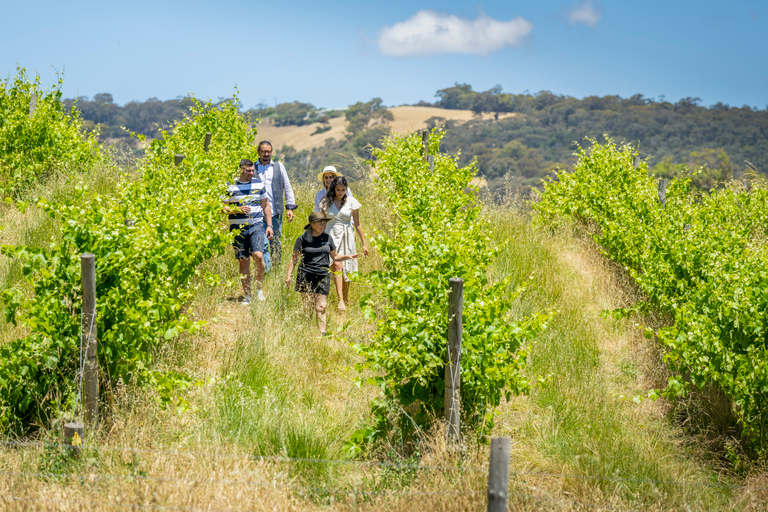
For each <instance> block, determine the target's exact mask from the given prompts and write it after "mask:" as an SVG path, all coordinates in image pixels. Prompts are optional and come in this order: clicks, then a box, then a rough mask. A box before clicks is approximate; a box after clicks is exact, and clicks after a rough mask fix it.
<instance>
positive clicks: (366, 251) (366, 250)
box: [358, 244, 368, 256]
mask: <svg viewBox="0 0 768 512" xmlns="http://www.w3.org/2000/svg"><path fill="white" fill-rule="evenodd" d="M363 254H365V255H366V256H368V246H367V245H365V244H363ZM358 256H360V255H359V254H358Z"/></svg>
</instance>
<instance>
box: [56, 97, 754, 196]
mask: <svg viewBox="0 0 768 512" xmlns="http://www.w3.org/2000/svg"><path fill="white" fill-rule="evenodd" d="M435 96H436V97H437V101H436V102H435V103H427V102H424V101H422V102H420V103H419V105H425V106H426V105H429V106H436V107H442V108H445V109H467V110H472V111H474V112H475V113H476V114H478V117H477V119H476V120H473V121H470V122H468V123H464V124H461V125H457V123H456V122H455V121H446V122H445V123H444V124H445V127H446V128H447V130H448V133H447V135H446V137H445V138H444V139H443V145H444V149H445V150H446V151H449V152H452V153H458V152H461V155H462V157H461V158H462V163H463V164H466V163H468V162H469V161H470V160H471V159H472V158H475V157H476V158H477V162H478V169H479V172H480V174H482V175H483V176H485V177H486V178H487V179H488V182H489V185H490V186H491V187H492V188H493V187H496V186H499V185H501V184H502V183H503V182H504V179H505V177H506V178H507V179H508V180H509V181H510V182H511V184H512V185H513V186H514V187H516V188H518V189H519V190H525V189H527V188H528V187H531V186H539V185H540V183H541V179H542V178H544V177H546V176H550V175H552V174H553V171H554V169H555V168H557V167H562V168H565V167H568V166H571V165H573V163H574V162H575V157H574V151H575V148H576V146H575V143H576V142H578V143H579V144H585V143H586V141H585V139H586V138H587V137H590V138H595V139H598V140H600V139H601V137H602V136H603V135H604V134H607V135H609V136H610V137H612V138H613V139H614V140H616V141H617V142H630V143H633V144H635V145H637V147H639V148H640V151H641V153H642V154H645V155H648V156H650V157H651V160H650V169H651V171H652V172H654V173H657V174H660V175H664V176H672V175H674V174H677V173H679V172H682V171H683V170H684V169H689V170H690V169H699V168H701V167H703V168H704V169H703V171H702V172H701V174H700V175H699V176H698V177H697V178H696V182H697V184H698V185H699V186H701V187H703V188H712V187H714V186H716V185H717V183H719V182H722V181H723V180H726V179H728V178H731V177H738V176H740V175H741V174H743V173H745V172H749V171H750V170H754V169H756V170H757V171H759V172H762V173H766V172H768V109H766V110H758V109H755V108H752V107H748V106H744V107H730V106H728V105H724V104H722V103H718V104H716V105H713V106H710V107H704V106H701V105H699V103H700V100H699V99H698V98H684V99H682V100H680V101H678V102H676V103H671V102H668V101H665V100H664V99H663V98H662V99H659V100H654V99H650V98H645V97H643V96H642V95H640V94H637V95H635V96H632V97H631V98H621V97H619V96H602V97H598V96H590V97H587V98H584V99H576V98H572V97H569V96H561V95H557V94H553V93H551V92H549V91H541V92H538V93H535V94H528V93H523V94H510V93H505V92H503V91H502V88H501V87H500V86H496V87H494V88H492V89H490V90H488V91H484V92H477V91H473V90H472V87H471V86H470V85H468V84H456V85H454V86H453V87H448V88H446V89H441V90H439V91H437V93H436V94H435ZM73 104H75V101H74V100H65V105H66V106H67V107H70V106H71V105H73ZM191 104H192V100H191V99H190V98H188V97H179V98H176V99H173V100H167V101H161V100H158V99H156V98H151V99H149V100H147V101H145V102H130V103H128V104H126V105H125V106H119V105H117V104H115V103H114V101H113V100H112V96H111V95H110V94H108V93H102V94H97V95H96V96H94V98H93V99H92V100H89V99H88V98H85V97H81V98H78V100H77V102H76V106H77V109H78V110H80V112H81V117H82V119H83V120H84V121H85V123H84V127H85V128H87V129H93V128H97V127H98V129H99V131H100V138H101V139H102V140H106V139H123V140H127V137H128V132H127V131H126V130H124V129H123V128H122V127H125V128H126V129H127V130H128V131H133V132H137V133H143V134H145V135H147V136H149V137H156V136H157V134H158V133H159V131H158V130H160V129H161V128H167V127H168V126H170V123H172V122H173V121H176V120H179V119H181V117H183V115H184V113H185V112H186V111H187V110H188V108H189V106H190V105H191ZM387 112H388V110H387V109H386V107H384V105H382V101H381V99H379V98H374V99H373V100H371V101H369V102H357V103H355V104H354V105H351V106H350V107H348V108H347V110H346V111H331V110H326V109H322V108H319V107H315V106H314V105H312V104H309V103H302V102H299V101H294V102H292V103H281V104H278V105H276V106H275V107H267V106H265V105H259V106H258V107H257V108H255V109H251V110H248V111H247V113H248V114H250V115H251V118H252V119H253V120H257V119H260V120H262V122H264V121H265V120H267V119H269V122H271V123H274V124H275V125H277V126H286V125H302V124H309V123H318V131H317V133H318V134H321V133H323V131H324V128H325V129H327V125H326V123H327V121H328V119H330V118H331V117H335V116H339V115H342V114H345V117H346V120H347V123H348V130H347V133H346V135H345V137H344V138H343V139H341V140H336V139H328V140H327V141H326V144H325V145H324V146H323V147H319V148H315V149H313V150H311V151H310V150H304V151H297V150H295V149H294V148H292V147H290V146H287V147H282V148H275V149H276V150H277V151H276V153H277V154H278V156H280V157H281V158H282V159H283V160H284V161H285V162H286V164H288V165H290V166H291V167H292V169H294V170H295V172H296V174H297V176H311V175H312V174H313V172H316V171H317V169H318V168H322V167H323V166H325V165H329V164H333V165H337V166H339V167H340V168H341V169H342V172H346V173H350V172H352V171H353V169H354V167H355V163H354V157H360V158H363V159H368V158H372V157H371V153H370V152H369V151H368V150H367V149H366V147H367V146H369V145H373V146H375V145H376V144H377V143H378V140H379V139H381V137H382V136H383V135H385V134H386V133H387V132H388V130H387V120H388V119H389V117H388V115H387ZM504 112H511V113H513V114H514V115H513V116H512V117H505V118H501V119H499V116H498V114H500V113H504ZM482 113H492V114H496V115H495V116H492V117H493V118H492V119H485V120H484V119H483V118H482V117H481V116H480V114H482ZM390 116H391V114H390ZM486 117H487V116H486ZM443 121H445V120H443V119H441V118H439V117H436V118H433V119H432V120H431V122H430V125H437V124H440V123H441V122H443Z"/></svg>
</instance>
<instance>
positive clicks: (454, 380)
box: [445, 277, 464, 443]
mask: <svg viewBox="0 0 768 512" xmlns="http://www.w3.org/2000/svg"><path fill="white" fill-rule="evenodd" d="M449 282H450V286H451V294H450V306H449V309H448V316H449V318H450V322H449V324H448V352H447V353H446V355H445V422H446V424H447V425H448V431H447V433H446V439H447V440H448V441H449V442H454V443H459V442H460V441H461V423H460V421H461V418H460V415H459V414H460V412H461V334H462V333H461V326H462V312H463V300H464V280H463V279H461V278H459V277H452V278H451V279H450V280H449Z"/></svg>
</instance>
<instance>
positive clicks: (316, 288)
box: [296, 269, 331, 295]
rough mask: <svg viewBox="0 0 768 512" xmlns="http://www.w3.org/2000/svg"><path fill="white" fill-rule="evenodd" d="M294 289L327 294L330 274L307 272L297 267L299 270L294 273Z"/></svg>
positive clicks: (302, 291)
mask: <svg viewBox="0 0 768 512" xmlns="http://www.w3.org/2000/svg"><path fill="white" fill-rule="evenodd" d="M296 291H297V292H301V293H317V294H319V295H328V292H329V291H331V274H325V275H324V276H322V275H319V274H309V273H307V272H304V271H303V270H301V269H299V272H298V273H297V274H296Z"/></svg>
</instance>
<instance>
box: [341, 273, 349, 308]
mask: <svg viewBox="0 0 768 512" xmlns="http://www.w3.org/2000/svg"><path fill="white" fill-rule="evenodd" d="M341 277H342V282H341V288H342V293H343V295H344V303H345V304H346V303H347V302H349V281H346V280H344V276H341Z"/></svg>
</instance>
